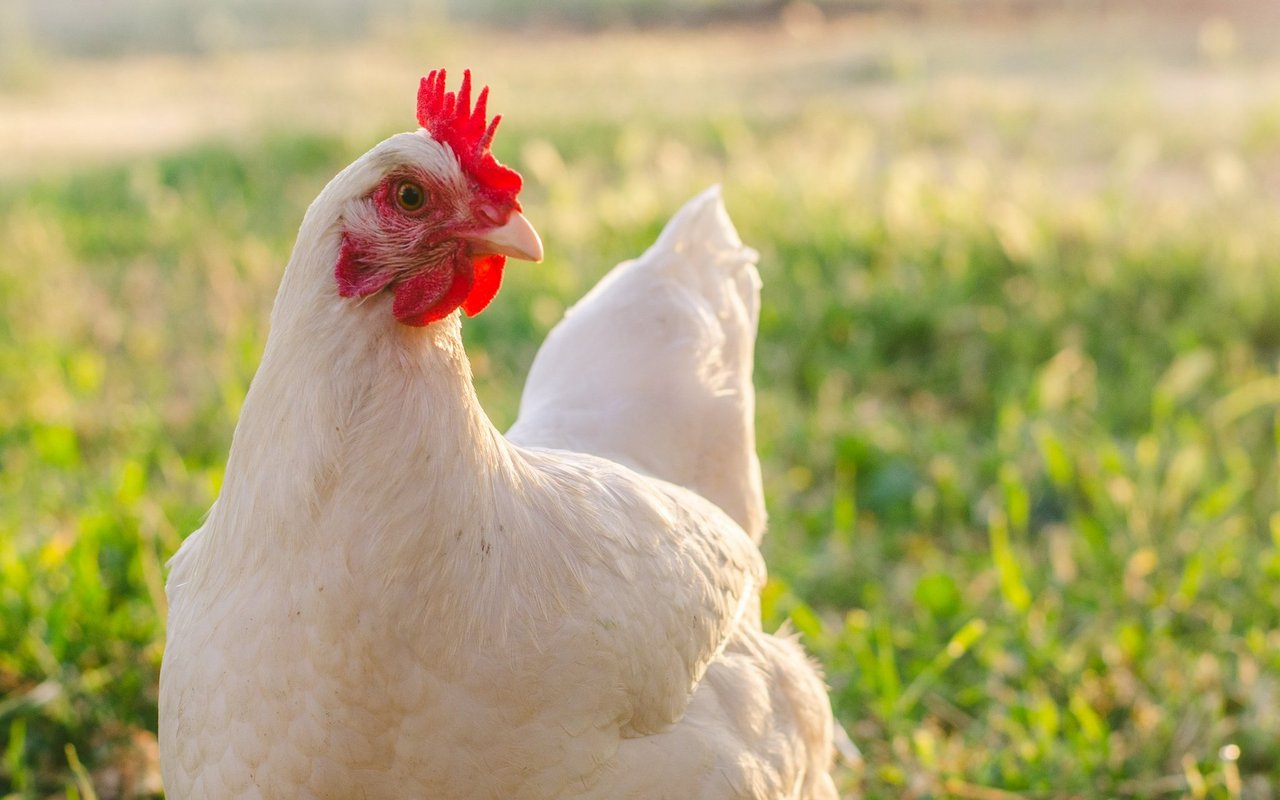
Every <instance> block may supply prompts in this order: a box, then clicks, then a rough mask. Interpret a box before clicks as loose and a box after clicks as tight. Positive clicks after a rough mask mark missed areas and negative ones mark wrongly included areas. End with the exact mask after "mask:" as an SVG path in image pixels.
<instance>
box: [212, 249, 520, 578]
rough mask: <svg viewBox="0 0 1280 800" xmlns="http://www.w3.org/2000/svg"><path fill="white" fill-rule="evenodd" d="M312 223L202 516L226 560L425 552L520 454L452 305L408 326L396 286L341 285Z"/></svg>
mask: <svg viewBox="0 0 1280 800" xmlns="http://www.w3.org/2000/svg"><path fill="white" fill-rule="evenodd" d="M307 227H308V226H307V225H306V224H304V226H303V231H302V235H300V237H299V241H300V242H302V241H311V242H313V243H314V246H313V247H312V248H309V249H308V248H300V250H299V251H296V252H295V254H294V258H293V260H292V261H291V262H290V265H289V268H288V270H286V275H285V278H284V280H283V282H282V284H281V288H280V293H279V295H278V297H277V299H276V306H275V309H274V310H273V312H272V331H271V335H270V337H269V338H268V341H267V347H266V352H265V353H264V355H263V359H262V364H261V366H260V367H259V370H258V373H257V375H256V376H255V377H254V380H253V384H252V386H251V387H250V390H249V393H248V396H247V397H246V399H245V404H244V408H243V410H242V412H241V417H240V421H239V424H238V425H237V427H236V432H235V437H234V440H233V443H232V447H231V455H230V457H229V459H228V463H227V471H226V477H225V480H224V482H223V489H222V493H221V496H220V498H219V500H218V502H217V503H216V504H215V506H214V509H213V511H212V512H211V514H210V519H209V521H208V523H207V524H206V526H205V527H206V532H207V534H208V537H207V538H209V540H210V541H209V542H208V547H207V551H206V552H207V554H208V557H209V558H210V559H214V560H217V561H219V562H223V563H221V564H220V569H218V571H219V572H225V571H227V570H228V569H229V568H231V567H232V564H235V563H240V564H245V565H246V566H247V565H249V564H263V563H266V562H268V561H269V560H271V559H273V558H280V557H284V558H288V559H291V560H292V561H293V562H294V563H297V562H298V561H299V560H300V559H299V555H300V554H306V553H315V552H330V553H336V552H340V553H342V556H343V557H344V558H346V559H347V561H348V563H350V562H351V561H352V559H360V560H362V559H366V558H374V559H378V560H383V559H390V560H391V561H392V563H396V562H397V561H398V560H399V559H401V558H402V557H403V556H404V555H405V554H407V553H413V554H414V555H413V558H414V559H415V560H421V559H424V558H430V557H431V555H432V554H433V552H434V550H435V547H434V546H433V545H439V546H441V547H443V546H447V541H449V542H451V541H452V540H454V538H455V536H456V537H462V536H463V535H464V532H465V531H468V530H474V529H477V528H479V527H482V524H483V521H481V520H477V515H483V514H485V513H486V509H488V508H491V506H492V503H486V502H484V498H483V497H482V496H481V493H482V492H483V491H485V490H486V489H491V487H492V485H493V480H492V478H493V476H494V475H495V474H496V472H497V470H498V469H499V467H500V466H501V465H502V463H504V462H505V461H506V460H507V458H508V457H509V453H508V451H507V449H506V442H505V439H504V438H503V437H502V436H501V434H500V433H498V431H497V430H495V429H494V427H493V425H492V424H491V423H490V422H489V419H488V417H487V416H486V415H485V414H484V411H483V409H481V407H480V404H479V401H478V399H477V397H476V394H475V390H474V388H473V386H472V381H471V368H470V364H469V362H468V361H467V357H466V354H465V352H464V350H463V347H462V339H461V325H460V322H459V319H458V316H457V314H454V315H451V316H450V317H447V318H445V319H443V320H440V321H439V322H436V323H434V324H432V325H429V326H426V327H424V328H410V327H406V326H403V325H401V324H399V323H398V322H396V321H395V319H394V317H393V316H392V313H391V308H390V304H391V298H390V297H389V296H387V295H386V293H383V294H381V295H378V296H375V297H370V298H367V299H365V300H364V301H353V300H349V299H344V298H340V297H338V296H337V291H336V288H335V287H334V284H333V279H332V264H333V263H334V260H333V259H334V258H336V249H337V239H338V237H337V234H336V233H335V232H333V231H332V230H330V231H312V232H311V233H312V235H311V236H308V235H307V234H308V230H307ZM316 234H318V235H316ZM476 522H481V523H482V524H481V525H480V526H477V525H476V524H475V523H476ZM455 528H456V529H457V531H456V532H455V530H454V529H455ZM436 539H439V540H440V541H439V542H436V541H435V540H436ZM446 540H447V541H446ZM303 560H304V561H305V559H303ZM246 562H247V564H246ZM401 563H403V562H401Z"/></svg>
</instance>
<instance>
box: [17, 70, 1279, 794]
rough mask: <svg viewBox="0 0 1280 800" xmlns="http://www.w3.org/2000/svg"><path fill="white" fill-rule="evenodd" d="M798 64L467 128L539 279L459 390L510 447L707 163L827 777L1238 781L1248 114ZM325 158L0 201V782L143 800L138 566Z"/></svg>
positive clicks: (1256, 121)
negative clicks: (694, 98) (751, 322)
mask: <svg viewBox="0 0 1280 800" xmlns="http://www.w3.org/2000/svg"><path fill="white" fill-rule="evenodd" d="M837 66H838V67H839V69H838V70H836V71H835V72H833V73H832V74H834V75H835V76H836V77H835V78H833V83H832V84H831V86H830V87H829V89H828V90H822V92H825V93H821V94H818V95H814V96H812V97H807V98H801V99H800V100H799V101H797V103H798V105H796V106H794V107H791V108H789V109H787V110H785V112H784V111H778V110H777V109H773V108H769V107H764V108H761V109H759V110H756V111H747V112H744V113H741V114H740V113H736V112H733V111H732V110H725V111H721V110H714V111H713V112H710V113H708V114H704V115H694V114H689V115H687V116H686V117H681V118H679V119H676V120H670V119H665V118H657V117H655V118H652V119H649V118H641V119H627V118H618V117H616V115H609V114H601V115H600V116H599V117H598V118H591V116H590V114H591V109H590V107H583V108H580V109H578V114H579V116H580V117H583V118H584V119H583V121H582V122H581V124H579V122H578V121H577V118H575V121H574V122H573V124H568V123H564V124H556V123H555V122H554V121H549V120H541V121H536V120H535V121H534V122H525V123H522V122H521V121H520V119H519V117H518V116H516V115H509V116H508V122H507V123H506V128H505V129H504V132H503V134H502V137H500V140H501V141H500V149H501V153H500V155H502V156H503V158H504V160H507V161H509V162H512V163H514V164H515V165H517V166H518V167H520V168H521V169H522V170H523V171H524V172H525V176H526V181H527V184H528V189H527V190H526V192H525V195H524V198H523V199H524V200H525V206H526V211H527V214H528V216H529V217H530V218H531V219H532V220H534V221H535V223H536V224H537V225H538V226H539V228H540V229H541V230H542V232H543V234H544V237H545V239H546V242H547V246H548V260H547V262H546V263H545V264H543V265H540V266H536V267H528V266H524V265H513V266H512V268H511V269H509V270H508V281H507V284H506V285H505V287H504V289H503V292H502V293H501V294H500V295H499V297H498V299H497V300H496V301H495V303H494V304H493V306H492V307H491V309H490V310H489V311H487V312H486V313H485V314H483V315H481V316H480V317H478V318H476V319H475V320H472V321H470V322H468V323H467V325H466V337H467V343H468V349H469V351H470V353H471V355H472V359H473V362H474V365H475V371H476V375H477V382H478V385H479V389H480V393H481V397H482V399H483V400H484V401H485V404H486V407H487V408H489V409H490V411H491V414H492V415H493V416H494V418H495V420H497V421H498V422H499V423H500V424H507V423H509V422H510V421H511V420H512V419H513V417H514V412H515V407H516V403H517V400H518V396H519V388H520V385H521V380H522V376H523V373H524V371H525V369H526V368H527V365H528V363H529V362H530V360H531V359H532V356H533V353H534V352H535V350H536V348H537V345H538V343H539V342H540V341H541V338H542V336H543V335H544V333H545V331H546V330H547V328H548V327H549V326H550V325H551V324H553V323H554V321H555V320H556V319H557V318H558V315H559V313H560V312H561V310H562V309H563V308H564V307H565V305H566V304H568V303H571V302H572V301H573V300H574V299H576V298H577V297H578V296H579V295H580V294H581V293H582V292H583V291H585V289H586V288H588V287H589V286H590V285H591V284H592V283H593V282H594V281H595V280H596V279H597V278H598V277H599V276H600V275H601V274H603V272H604V271H605V269H607V267H608V266H610V265H612V264H613V263H614V262H616V261H617V260H620V259H622V258H625V257H628V256H630V255H633V254H635V253H636V252H637V251H638V250H640V249H641V248H643V247H644V246H645V245H646V244H647V243H648V242H649V241H651V239H652V237H653V236H654V234H655V233H656V232H657V231H658V230H659V228H660V227H661V225H662V223H663V222H664V221H665V219H666V217H667V215H668V214H669V213H670V212H671V211H673V210H674V209H675V208H676V207H677V206H678V204H679V203H680V202H681V201H682V200H683V199H685V198H686V197H687V196H689V195H691V194H692V193H693V192H694V191H696V190H697V189H699V188H701V187H702V186H704V185H705V184H706V183H709V182H711V181H714V180H723V181H724V182H725V184H726V196H727V201H728V204H729V206H730V211H731V213H732V215H733V216H734V218H735V220H736V222H737V223H738V225H739V228H740V230H741V232H742V234H743V237H744V239H746V240H747V241H748V242H749V243H751V244H753V245H754V246H756V247H757V248H758V249H759V250H760V251H761V254H762V262H761V266H762V271H763V275H764V280H765V300H764V311H763V313H762V319H761V332H760V342H759V347H758V358H757V364H758V371H757V377H756V385H757V387H758V390H759V393H760V401H759V415H758V416H759V428H760V451H761V455H762V458H763V462H764V468H765V484H766V489H767V492H768V500H769V507H770V513H771V526H770V533H769V535H768V539H767V556H768V558H769V562H770V565H771V570H772V576H773V578H772V580H771V582H770V584H769V585H768V587H767V588H766V592H765V603H764V609H765V615H766V623H767V625H769V626H770V627H776V626H777V625H779V624H781V623H782V622H783V620H784V619H787V618H789V619H790V620H791V621H792V624H793V625H794V626H795V627H796V628H797V629H799V630H800V631H801V632H802V634H803V635H804V637H805V641H806V644H807V645H808V647H809V648H811V650H812V651H813V652H814V653H815V654H816V655H817V656H818V657H819V658H820V659H821V661H822V662H823V663H824V665H825V667H826V670H827V676H828V680H829V682H830V684H831V686H832V697H833V700H834V702H835V705H836V709H837V712H838V714H839V716H840V718H841V719H842V720H843V721H844V723H845V724H846V726H847V727H848V729H849V731H850V733H851V734H852V736H853V738H854V739H855V741H857V742H858V744H859V745H860V746H861V748H862V749H863V752H864V754H865V755H866V765H865V767H864V768H863V769H862V770H860V771H858V772H856V773H854V774H846V775H844V776H843V780H844V781H845V782H846V784H847V786H848V788H849V790H850V791H854V790H861V791H862V792H864V793H865V794H866V795H867V796H868V797H874V798H904V797H906V798H926V797H929V798H937V797H961V798H963V797H972V798H1000V797H1006V796H1007V795H1005V794H1002V793H1001V792H1008V793H1012V794H1013V795H1015V796H1020V797H1043V798H1049V797H1054V798H1057V797H1134V798H1148V797H1166V796H1167V797H1194V798H1205V797H1208V798H1234V797H1252V798H1267V797H1272V796H1275V795H1276V793H1278V792H1280V711H1277V709H1278V708H1280V513H1278V512H1277V509H1278V508H1280V468H1278V460H1277V444H1278V443H1280V415H1278V413H1277V412H1278V409H1280V377H1278V376H1277V365H1278V363H1280V225H1277V224H1276V222H1275V221H1276V219H1277V211H1278V210H1280V209H1278V198H1277V196H1276V195H1275V193H1274V191H1273V186H1274V184H1272V183H1270V181H1273V180H1274V179H1275V177H1276V174H1277V170H1276V166H1277V164H1280V125H1277V124H1276V120H1277V119H1280V109H1277V108H1276V107H1274V106H1270V107H1269V106H1266V105H1265V103H1260V104H1258V105H1256V106H1249V105H1243V106H1241V107H1240V108H1239V109H1237V110H1238V113H1237V114H1236V115H1235V116H1233V117H1232V119H1233V120H1236V123H1235V124H1231V125H1221V126H1217V127H1214V126H1208V125H1205V124H1203V122H1202V120H1201V119H1200V118H1199V117H1198V116H1197V115H1195V114H1190V115H1185V114H1184V115H1178V114H1175V113H1172V112H1169V111H1167V109H1164V108H1163V107H1162V106H1161V105H1160V104H1159V103H1158V102H1156V101H1155V100H1154V99H1153V97H1152V95H1151V94H1150V93H1149V92H1148V90H1147V89H1145V88H1144V86H1143V85H1142V83H1141V82H1136V84H1135V83H1134V82H1129V83H1125V84H1124V85H1122V86H1119V87H1115V86H1106V85H1099V86H1091V87H1089V88H1088V89H1087V91H1084V92H1083V93H1082V94H1081V95H1079V97H1080V98H1082V99H1080V100H1079V103H1078V104H1077V105H1076V106H1073V107H1072V110H1071V111H1070V112H1069V113H1068V112H1064V111H1062V109H1061V107H1059V106H1057V105H1055V104H1054V101H1053V100H1051V99H1050V98H1047V97H1043V96H1041V95H1038V94H1036V93H1030V94H1028V95H1018V94H1014V95H1004V94H999V93H997V92H995V91H994V90H993V91H992V92H984V91H970V90H965V91H959V92H957V91H954V87H950V88H948V86H947V85H945V84H944V83H941V82H933V81H931V80H929V79H919V78H913V77H911V76H907V77H903V76H900V75H895V74H894V73H893V72H892V70H887V71H886V72H885V74H883V75H881V74H880V73H879V72H878V71H877V72H875V74H870V75H867V76H864V78H862V79H860V80H865V81H867V82H869V83H870V84H872V86H873V87H874V86H878V85H881V84H884V85H888V86H890V87H892V88H894V90H895V91H896V92H898V95H897V96H898V97H899V99H900V100H901V102H900V103H898V104H897V105H893V106H891V107H890V108H889V110H887V111H884V110H882V111H880V112H879V113H876V112H874V111H872V110H869V106H862V105H860V104H859V102H858V101H856V99H855V100H854V101H850V100H849V98H850V95H849V94H848V92H849V85H848V81H843V80H841V79H840V78H839V76H840V75H841V74H846V73H847V70H848V69H849V67H848V65H847V64H845V65H837ZM840 70H844V72H841V71H840ZM815 91H817V90H815ZM1010 97H1012V98H1013V99H1010ZM724 107H725V105H724V103H723V102H721V104H720V105H719V106H717V108H718V109H719V108H724ZM742 107H744V108H747V107H748V106H747V105H745V104H744V105H743V106H742ZM368 144H371V143H370V142H352V141H348V140H345V139H343V138H340V137H332V136H318V135H312V134H308V133H306V132H302V131H286V132H282V133H276V134H273V135H255V136H247V137H245V138H244V140H243V141H241V142H239V143H238V144H235V145H229V144H216V143H215V144H209V145H203V146H199V147H196V148H192V149H186V150H183V151H180V152H177V153H173V154H169V155H163V156H155V157H151V158H143V159H140V160H136V161H131V162H128V163H123V164H119V165H115V166H104V167H96V168H86V169H80V170H76V171H73V172H71V173H70V174H65V175H61V176H50V177H40V176H35V177H31V178H27V179H24V181H23V182H22V183H21V184H16V185H10V186H7V187H4V188H3V189H0V241H3V242H4V246H3V247H2V248H0V797H17V798H34V797H47V796H50V795H52V794H59V793H65V795H66V796H67V797H85V796H86V795H87V793H88V790H87V788H86V787H87V786H88V784H89V783H90V782H96V783H97V785H98V791H99V792H100V793H101V794H102V796H103V797H104V798H105V797H108V796H115V790H114V789H112V788H111V786H112V784H113V782H114V783H115V784H117V785H119V784H123V785H125V786H127V787H130V786H131V787H143V788H141V789H127V790H126V792H125V796H129V794H128V793H129V792H133V791H137V792H138V793H141V794H144V795H145V786H146V773H147V770H148V768H150V767H153V766H154V765H153V757H152V756H151V755H150V748H151V745H152V742H153V739H152V738H151V737H150V735H149V733H148V732H152V731H154V727H155V714H156V678H157V671H158V667H159V663H160V658H161V653H162V648H163V636H162V633H163V622H162V614H163V610H162V581H163V564H164V561H165V559H166V558H167V557H168V556H169V555H170V554H171V553H172V551H173V550H174V549H175V548H176V547H177V546H178V544H179V542H180V540H181V538H182V536H184V535H185V534H186V533H187V532H189V531H191V530H193V529H194V528H195V527H197V526H198V524H199V520H200V518H201V515H202V514H203V513H204V511H205V510H206V509H207V508H208V506H209V504H210V503H211V502H212V500H213V498H214V497H215V495H216V492H217V488H218V484H219V481H220V476H221V470H222V467H223V460H224V458H225V454H226V449H227V445H228V442H229V439H230V436H231V432H232V430H233V427H234V424H235V420H236V417H237V413H238V408H239V404H240V402H241V401H242V398H243V395H244V392H245V389H246V388H247V386H248V383H249V380H250V379H251V377H252V375H253V371H254V369H255V367H256V364H257V360H258V356H259V353H260V352H261V349H262V346H263V343H264V340H265V336H266V318H267V312H268V310H269V307H270V303H271V299H272V297H273V295H274V290H275V285H276V283H277V281H278V278H279V270H280V266H281V265H282V264H283V263H284V261H285V260H286V258H287V255H288V252H289V248H290V246H291V244H292V237H293V233H294V231H295V229H296V225H297V223H298V221H299V220H300V218H301V215H302V212H303V210H304V209H305V207H306V204H307V203H308V202H310V200H311V198H312V197H313V196H314V195H315V194H316V192H318V190H319V189H320V187H321V186H323V184H324V183H325V181H327V180H328V178H329V177H330V176H331V175H332V174H333V173H334V172H335V171H336V170H337V169H339V168H340V167H342V166H343V165H345V164H346V163H347V162H348V161H349V160H351V159H352V158H354V157H355V156H356V155H358V154H359V153H360V152H361V151H362V150H363V149H365V147H366V146H367V145H368ZM81 763H83V766H80V764H81Z"/></svg>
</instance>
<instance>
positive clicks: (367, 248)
mask: <svg viewBox="0 0 1280 800" xmlns="http://www.w3.org/2000/svg"><path fill="white" fill-rule="evenodd" d="M444 80H445V76H444V72H443V70H440V71H436V72H432V73H431V74H430V75H429V76H428V77H426V78H423V80H422V88H421V89H420V91H419V94H418V121H419V123H420V124H421V125H422V129H421V130H419V131H417V132H416V133H408V134H401V135H400V136H396V137H392V139H390V140H388V141H387V142H385V143H384V145H385V146H384V147H383V148H380V152H378V153H377V163H378V164H379V165H380V167H381V179H380V180H379V181H378V182H377V184H376V185H375V186H374V187H373V189H372V190H371V191H369V192H367V193H366V194H364V195H362V196H360V197H358V198H356V199H354V200H353V201H351V202H350V203H349V204H348V205H347V207H346V209H345V210H344V213H343V215H342V245H341V250H340V252H339V256H338V263H337V266H336V268H335V270H334V277H335V279H336V281H337V285H338V293H339V294H340V295H342V296H343V297H367V296H369V295H373V294H376V293H379V292H383V291H389V292H391V293H392V294H393V295H394V302H393V303H392V313H393V314H394V315H395V318H396V319H397V320H399V321H400V322H402V323H404V324H405V325H414V326H421V325H427V324H429V323H431V322H434V321H436V320H438V319H442V318H443V317H446V316H448V315H449V314H451V313H452V312H453V311H454V310H455V309H457V308H459V307H461V308H462V309H463V311H465V312H466V313H467V314H468V315H469V316H470V315H474V314H477V313H479V312H480V311H481V310H482V309H483V308H484V307H485V306H487V305H488V304H489V301H490V300H492V299H493V296H494V295H495V294H496V293H497V291H498V286H499V284H500V283H501V281H502V269H503V266H504V265H505V263H506V259H507V256H513V257H515V258H522V259H527V260H530V261H539V260H541V259H542V243H541V241H539V239H538V234H537V233H536V232H535V231H534V229H533V227H532V226H531V225H530V224H529V222H528V221H527V220H526V219H525V218H524V216H523V215H522V214H521V213H520V203H519V201H518V200H517V199H516V195H517V194H518V193H519V191H520V186H521V180H520V176H519V174H518V173H516V172H515V171H514V170H511V169H508V168H507V167H504V166H502V165H501V164H499V163H498V162H497V161H496V160H495V159H494V157H493V155H492V154H491V153H490V152H489V144H490V142H491V141H492V139H493V133H494V130H495V129H496V127H497V124H498V120H499V119H500V118H498V117H495V118H494V120H493V122H492V123H488V124H486V121H485V119H484V116H485V100H486V99H487V94H488V89H487V88H486V89H485V90H484V91H482V92H481V93H480V96H479V97H478V98H477V101H476V106H475V109H474V111H473V110H472V109H471V107H470V105H471V103H470V86H471V75H470V73H467V76H466V78H465V79H464V80H463V84H462V89H461V90H460V91H459V92H458V94H457V95H455V94H454V93H453V92H445V91H444Z"/></svg>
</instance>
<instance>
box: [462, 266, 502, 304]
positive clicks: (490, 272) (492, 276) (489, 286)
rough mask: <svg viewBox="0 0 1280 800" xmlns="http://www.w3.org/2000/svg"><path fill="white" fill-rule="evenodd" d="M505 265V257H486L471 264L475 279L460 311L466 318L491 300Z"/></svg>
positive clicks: (499, 283)
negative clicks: (463, 312) (464, 313)
mask: <svg viewBox="0 0 1280 800" xmlns="http://www.w3.org/2000/svg"><path fill="white" fill-rule="evenodd" d="M506 263H507V257H506V256H500V255H488V256H482V257H480V258H477V259H475V260H474V261H473V262H472V268H473V273H474V275H475V279H474V281H473V282H472V284H471V288H470V291H468V292H467V296H466V297H465V298H464V299H463V301H462V310H463V311H465V312H466V314H467V316H468V317H474V316H475V315H476V314H479V313H480V312H481V311H484V309H485V306H487V305H489V302H490V301H491V300H493V297H494V295H496V294H497V293H498V287H499V286H501V285H502V267H503V266H504V265H505V264H506Z"/></svg>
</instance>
